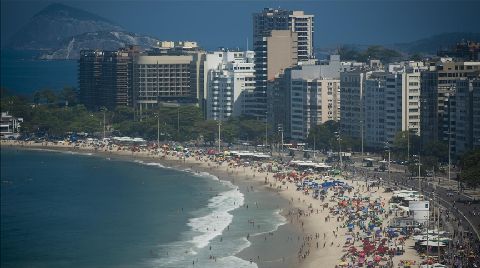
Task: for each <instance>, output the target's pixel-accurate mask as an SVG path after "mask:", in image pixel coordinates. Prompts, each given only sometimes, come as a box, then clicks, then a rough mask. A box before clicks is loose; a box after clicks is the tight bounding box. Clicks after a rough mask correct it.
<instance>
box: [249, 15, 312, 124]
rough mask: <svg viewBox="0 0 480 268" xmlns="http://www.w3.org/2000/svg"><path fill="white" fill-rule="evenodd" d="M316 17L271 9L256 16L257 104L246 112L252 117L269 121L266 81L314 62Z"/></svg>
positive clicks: (254, 46) (254, 34) (254, 45)
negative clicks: (300, 63)
mask: <svg viewBox="0 0 480 268" xmlns="http://www.w3.org/2000/svg"><path fill="white" fill-rule="evenodd" d="M313 17H314V16H313V15H305V14H304V12H303V11H290V10H283V9H271V8H265V9H264V10H263V11H262V12H260V13H255V14H253V48H254V51H255V71H256V90H255V98H256V103H255V105H254V106H255V108H253V109H252V110H251V111H247V112H248V113H249V114H250V115H253V116H255V117H257V118H259V119H265V118H266V112H267V81H272V80H273V79H274V78H275V77H276V76H277V75H278V74H280V73H282V72H283V71H284V70H285V69H286V68H288V67H291V66H294V65H296V64H297V62H298V61H307V60H308V59H311V58H313V55H314V54H313V32H314V31H313V28H314V24H313Z"/></svg>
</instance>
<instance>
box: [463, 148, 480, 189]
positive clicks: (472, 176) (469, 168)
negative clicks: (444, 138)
mask: <svg viewBox="0 0 480 268" xmlns="http://www.w3.org/2000/svg"><path fill="white" fill-rule="evenodd" d="M460 168H461V170H462V172H461V173H460V175H459V177H460V180H461V181H463V182H465V183H466V184H468V185H470V186H474V187H477V186H479V185H480V149H476V150H472V151H470V152H468V153H466V154H465V155H464V156H463V157H462V159H461V160H460Z"/></svg>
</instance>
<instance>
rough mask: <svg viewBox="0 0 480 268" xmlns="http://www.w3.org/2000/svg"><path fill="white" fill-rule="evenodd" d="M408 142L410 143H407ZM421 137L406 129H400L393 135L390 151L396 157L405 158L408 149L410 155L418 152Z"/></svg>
mask: <svg viewBox="0 0 480 268" xmlns="http://www.w3.org/2000/svg"><path fill="white" fill-rule="evenodd" d="M409 143H410V144H409ZM420 145H421V139H420V137H419V136H417V135H415V134H413V133H411V132H410V134H409V132H408V131H400V132H398V133H397V134H396V135H395V138H394V141H393V146H392V152H393V154H394V155H395V156H396V158H398V159H402V160H407V158H409V157H408V156H407V153H408V151H410V155H415V154H419V152H420Z"/></svg>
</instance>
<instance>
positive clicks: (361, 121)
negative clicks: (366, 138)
mask: <svg viewBox="0 0 480 268" xmlns="http://www.w3.org/2000/svg"><path fill="white" fill-rule="evenodd" d="M360 124H361V128H362V129H361V133H360V134H361V137H362V157H363V120H360Z"/></svg>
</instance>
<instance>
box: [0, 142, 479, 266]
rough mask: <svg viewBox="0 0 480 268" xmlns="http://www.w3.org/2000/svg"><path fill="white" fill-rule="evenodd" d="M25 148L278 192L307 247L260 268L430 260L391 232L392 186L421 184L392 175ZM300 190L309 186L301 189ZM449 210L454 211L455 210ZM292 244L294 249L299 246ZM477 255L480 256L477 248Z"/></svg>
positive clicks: (403, 235)
mask: <svg viewBox="0 0 480 268" xmlns="http://www.w3.org/2000/svg"><path fill="white" fill-rule="evenodd" d="M6 144H14V142H8V143H5V142H2V145H6ZM16 145H17V146H18V145H19V144H16ZM25 146H32V147H41V148H48V149H67V150H88V151H92V152H98V153H108V154H109V155H115V154H118V155H125V156H133V157H143V158H145V159H149V161H162V160H166V161H172V162H171V163H170V164H172V163H174V165H183V166H188V167H189V168H193V169H198V170H206V171H208V172H211V173H212V174H215V173H216V172H217V171H220V170H221V171H222V172H223V173H219V174H220V175H221V174H225V173H226V174H231V176H233V178H235V180H243V182H244V183H248V184H249V185H250V184H251V187H255V188H270V189H272V190H274V191H278V194H279V195H281V196H282V197H284V198H285V199H286V200H288V201H289V203H290V206H289V207H285V208H283V213H282V215H283V216H284V217H286V218H287V220H288V222H289V223H290V224H291V225H292V226H294V227H295V228H296V229H298V230H299V235H298V237H296V238H295V237H290V238H289V239H291V240H293V239H296V240H297V241H296V242H298V241H300V243H298V245H299V248H298V249H297V251H296V252H292V254H291V256H281V257H280V258H277V259H276V260H267V259H264V258H263V256H260V255H259V256H256V255H252V256H243V257H245V259H247V260H248V259H251V260H252V261H254V262H256V263H257V264H258V266H259V267H292V265H293V267H340V266H343V267H358V266H359V265H363V266H365V267H366V266H367V265H368V264H370V265H371V266H372V267H419V264H420V263H421V262H422V260H425V256H424V255H422V256H424V257H423V259H422V258H421V257H420V255H419V254H418V253H417V251H416V249H415V248H414V245H415V241H414V240H413V239H411V238H412V235H413V234H414V230H412V229H409V230H401V229H397V230H394V229H392V228H388V223H389V222H390V220H391V219H392V218H393V217H394V214H396V213H395V211H393V210H391V209H390V208H389V205H388V202H389V200H390V198H391V197H392V193H390V192H386V191H385V187H387V186H389V185H395V183H396V184H397V185H399V186H400V185H401V186H403V187H410V185H412V186H414V181H412V182H411V183H410V182H409V181H408V180H405V179H404V178H403V177H402V176H400V175H399V176H398V177H397V176H391V181H389V182H385V181H384V182H382V185H377V186H376V187H370V186H369V184H368V181H369V180H370V179H373V178H376V177H377V178H378V176H380V175H382V174H378V173H370V172H368V171H364V170H356V169H352V170H348V168H347V170H346V171H345V172H344V175H345V176H346V179H345V178H344V177H340V176H336V177H332V176H329V175H327V174H326V173H325V172H308V171H307V172H305V171H302V170H298V169H296V168H295V167H292V166H291V165H290V164H289V163H279V162H276V161H273V160H270V159H267V160H263V161H260V160H249V161H244V160H241V159H238V158H224V157H215V156H211V155H207V154H206V153H205V152H204V151H202V152H200V151H198V150H195V149H191V152H192V153H191V154H190V156H189V157H186V155H185V154H184V153H183V152H176V151H173V150H169V149H166V148H165V149H163V150H157V149H153V148H136V149H133V148H131V147H126V146H123V147H121V150H120V149H119V148H120V147H119V146H112V147H106V146H101V147H92V146H90V145H82V146H75V145H71V144H70V145H62V146H59V145H54V144H53V143H51V144H41V145H39V144H37V145H34V144H25ZM273 170H275V171H273ZM292 172H293V173H292ZM219 177H220V178H222V176H219ZM381 177H382V178H384V177H386V176H381ZM232 180H233V179H232ZM306 181H307V182H318V183H322V182H332V181H337V183H336V185H333V186H332V185H330V186H328V187H327V186H325V187H322V188H321V191H319V193H318V195H316V196H315V195H314V193H315V190H314V189H315V188H313V187H309V186H304V183H305V182H306ZM300 185H302V187H299V186H300ZM299 188H300V189H299ZM252 189H253V188H252ZM425 189H428V188H427V187H425ZM246 204H248V202H246ZM457 207H458V206H457ZM446 208H447V209H450V208H449V207H448V206H446ZM459 209H460V208H459ZM462 209H463V207H462ZM448 211H451V213H444V214H443V213H442V220H444V221H445V222H447V223H448V224H449V225H450V226H447V224H446V225H444V226H443V227H444V228H451V229H454V230H457V231H456V233H455V234H453V236H454V239H455V241H454V242H455V243H457V241H458V244H455V245H453V246H450V247H451V248H452V249H458V248H459V246H462V245H464V244H468V245H471V243H470V241H471V239H472V238H471V237H468V236H467V235H466V234H465V233H462V232H461V231H462V229H463V227H465V224H466V223H464V222H462V220H461V218H459V220H455V219H456V217H455V210H448ZM445 212H447V210H445ZM417 232H418V231H417ZM247 235H248V234H246V236H247ZM267 239H270V238H269V237H267V236H265V241H267ZM291 240H290V241H288V240H287V242H289V243H293V241H291ZM460 243H461V244H460ZM253 246H255V245H253ZM469 250H470V249H469ZM471 250H472V252H474V253H475V254H477V250H478V249H473V248H471ZM427 253H428V251H427ZM445 254H447V256H443V257H442V260H447V257H448V258H451V259H454V257H455V256H454V255H451V253H450V252H449V251H447V252H445ZM428 255H429V256H432V254H428ZM249 257H250V258H249ZM461 261H466V260H461ZM452 267H453V266H452ZM463 267H465V265H464V266H463Z"/></svg>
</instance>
